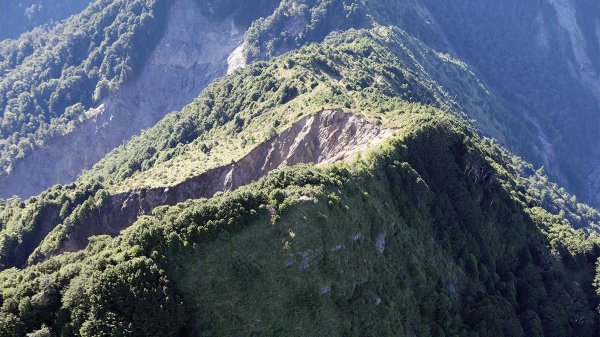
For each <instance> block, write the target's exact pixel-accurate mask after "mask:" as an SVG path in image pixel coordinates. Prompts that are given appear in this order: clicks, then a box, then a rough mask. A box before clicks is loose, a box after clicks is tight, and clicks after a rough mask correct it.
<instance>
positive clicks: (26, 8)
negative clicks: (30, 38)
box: [0, 0, 90, 40]
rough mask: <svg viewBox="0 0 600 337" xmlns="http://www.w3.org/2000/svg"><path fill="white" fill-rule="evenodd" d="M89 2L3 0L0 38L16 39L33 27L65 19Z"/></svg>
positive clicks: (75, 0)
mask: <svg viewBox="0 0 600 337" xmlns="http://www.w3.org/2000/svg"><path fill="white" fill-rule="evenodd" d="M89 3H90V0H59V1H56V0H2V1H0V8H2V10H0V40H4V39H15V38H18V37H19V35H21V34H22V33H25V32H27V31H30V30H32V29H33V28H36V27H39V26H44V25H51V24H54V23H56V22H59V21H61V20H64V19H66V18H68V17H69V16H71V15H73V14H77V13H79V12H81V11H82V10H83V9H84V8H85V7H86V6H87V5H88V4H89Z"/></svg>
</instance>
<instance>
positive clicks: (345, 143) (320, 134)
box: [63, 111, 392, 251]
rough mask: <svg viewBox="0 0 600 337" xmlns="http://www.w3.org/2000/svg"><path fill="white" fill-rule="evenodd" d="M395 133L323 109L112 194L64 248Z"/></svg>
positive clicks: (337, 157) (352, 152) (333, 158)
mask: <svg viewBox="0 0 600 337" xmlns="http://www.w3.org/2000/svg"><path fill="white" fill-rule="evenodd" d="M390 135H392V130H390V129H384V128H381V127H379V126H377V125H374V124H371V123H369V122H368V121H366V120H364V119H363V118H361V117H359V116H356V115H353V114H350V113H345V112H342V111H324V112H320V113H318V114H316V115H314V116H309V117H305V118H303V119H302V120H300V121H298V122H296V123H295V124H294V125H292V126H291V127H290V128H288V129H286V130H285V131H283V132H282V133H281V134H279V135H278V136H276V137H275V138H272V139H271V140H268V141H266V142H264V143H262V144H260V145H258V146H257V147H256V148H254V149H253V150H252V151H251V152H250V153H248V154H247V155H246V156H244V157H243V158H242V159H240V160H239V161H238V162H235V163H232V164H230V165H227V166H222V167H218V168H215V169H212V170H209V171H207V172H205V173H203V174H201V175H199V176H196V177H193V178H191V179H189V180H187V181H184V182H182V183H180V184H178V185H175V186H172V187H169V188H153V189H141V190H135V191H131V192H127V193H123V194H117V195H114V196H111V197H110V198H109V200H108V201H107V202H106V203H105V204H104V206H103V207H102V209H101V210H100V212H99V214H101V215H100V216H94V217H92V218H90V219H89V220H88V221H87V222H86V225H85V226H83V227H80V228H77V230H76V231H75V232H74V233H72V235H71V236H70V238H69V239H68V240H67V241H66V243H65V244H64V246H63V251H77V250H80V249H82V248H84V247H85V246H86V245H87V243H88V237H90V236H92V235H101V234H108V235H112V236H115V235H118V234H119V232H120V231H121V230H123V229H124V228H127V227H128V226H130V225H131V224H133V222H135V220H136V219H137V218H138V217H139V216H140V215H142V214H149V213H150V212H151V211H152V210H153V209H154V208H156V207H157V206H162V205H174V204H177V203H179V202H182V201H185V200H188V199H198V198H204V197H212V196H213V195H214V194H215V193H217V192H220V191H231V190H234V189H237V188H238V187H240V186H243V185H247V184H249V183H251V182H253V181H256V180H258V179H259V178H261V177H263V176H265V175H266V174H267V173H269V172H270V171H272V170H274V169H277V168H281V167H284V166H292V165H296V164H300V163H315V164H318V163H333V162H338V161H345V160H349V159H352V158H354V157H355V156H356V155H357V154H358V153H361V152H364V151H365V150H366V149H367V148H369V147H370V146H373V145H374V144H376V143H379V142H381V141H382V140H383V139H385V138H386V137H388V136H390Z"/></svg>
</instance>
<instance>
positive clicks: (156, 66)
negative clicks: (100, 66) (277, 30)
mask: <svg viewBox="0 0 600 337" xmlns="http://www.w3.org/2000/svg"><path fill="white" fill-rule="evenodd" d="M244 33H245V32H244V31H242V30H240V29H239V28H238V27H236V26H235V25H234V23H233V21H232V20H231V19H225V20H223V21H221V22H212V21H209V20H208V19H207V18H206V17H205V16H203V14H202V12H201V10H200V8H199V7H198V5H197V4H196V1H194V0H177V1H176V2H175V3H174V4H173V5H172V6H171V8H170V12H169V15H168V23H167V27H166V30H165V32H164V35H163V37H162V39H161V41H160V42H159V43H158V45H157V46H156V47H155V49H154V51H153V52H152V53H151V55H150V56H149V58H148V60H147V61H146V64H145V65H144V67H143V69H142V72H141V74H140V75H139V76H138V77H137V78H135V79H132V80H131V81H129V82H126V83H125V84H123V86H122V87H121V88H120V89H119V90H118V91H117V92H116V93H115V94H114V95H112V96H110V97H108V98H107V99H106V100H105V101H104V102H103V103H102V104H101V105H100V106H98V107H96V108H95V109H91V110H90V111H88V113H87V115H88V116H89V118H88V119H87V120H85V121H83V122H82V123H81V124H80V125H77V126H76V127H75V129H74V130H73V131H71V132H70V133H68V134H65V135H62V136H57V137H55V138H53V139H51V140H49V141H48V142H47V144H46V145H45V146H44V147H43V148H41V149H38V150H36V151H35V152H34V153H33V154H31V155H29V156H27V157H25V158H22V159H20V160H19V161H18V162H17V163H16V165H15V167H14V169H13V170H12V172H11V174H9V175H8V176H4V177H3V178H0V198H8V197H11V196H13V195H18V196H20V197H21V198H27V197H29V196H32V195H36V194H38V193H40V192H42V191H44V190H45V189H47V188H48V187H50V186H52V185H54V184H66V183H69V182H72V181H74V180H75V179H76V178H77V176H78V175H79V174H81V172H82V171H83V170H85V169H88V168H90V167H92V166H93V165H94V164H95V163H96V162H98V161H99V160H100V159H101V158H102V157H104V155H105V154H106V153H108V152H109V151H111V150H112V149H114V148H116V147H117V146H119V145H121V144H122V143H124V142H125V141H127V140H128V139H130V138H131V137H132V136H133V135H135V134H137V133H139V132H140V131H141V130H143V129H146V128H149V127H151V126H153V125H154V124H156V123H157V122H158V121H160V120H161V119H162V118H163V117H164V116H165V115H166V114H167V113H169V112H171V111H177V110H181V108H183V107H184V106H185V105H186V104H189V103H190V102H191V101H193V100H194V99H195V98H196V97H197V96H198V94H199V93H200V91H201V90H202V89H203V88H205V87H206V86H207V85H208V84H209V83H211V82H212V81H213V80H214V79H215V78H217V77H220V76H223V75H225V74H226V73H227V72H228V71H229V68H234V67H239V66H243V58H242V59H240V58H239V54H240V52H239V50H241V48H239V47H240V46H241V45H242V42H243V36H244ZM236 50H238V52H235V51H236ZM232 55H233V56H232Z"/></svg>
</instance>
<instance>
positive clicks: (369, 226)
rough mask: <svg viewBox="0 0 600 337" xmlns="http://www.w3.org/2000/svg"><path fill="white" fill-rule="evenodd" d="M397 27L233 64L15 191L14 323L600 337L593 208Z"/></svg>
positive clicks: (104, 330)
mask: <svg viewBox="0 0 600 337" xmlns="http://www.w3.org/2000/svg"><path fill="white" fill-rule="evenodd" d="M403 34H404V33H403V32H402V31H400V30H398V29H393V28H385V27H380V28H376V29H372V30H361V31H350V32H346V33H340V34H335V35H334V36H332V37H330V39H328V41H327V42H326V43H323V44H319V45H311V46H307V47H304V48H301V49H300V50H297V51H294V52H291V53H289V54H286V55H284V56H282V57H279V58H276V59H274V60H273V61H271V62H268V63H265V62H259V63H256V64H254V65H251V66H248V67H247V68H245V69H242V70H238V71H236V72H235V73H234V74H233V75H231V76H228V77H225V78H223V79H221V80H218V81H216V82H215V83H214V84H212V85H210V86H209V87H208V88H207V89H205V90H204V91H203V93H202V94H201V95H200V96H199V98H198V99H197V100H196V101H195V102H194V103H192V104H190V105H189V106H187V107H186V108H184V109H183V110H182V111H181V112H178V113H175V114H172V115H170V116H169V117H168V118H166V119H165V120H163V121H161V122H160V123H159V124H158V125H157V126H155V127H153V128H152V129H150V130H148V131H146V132H144V133H142V135H141V136H140V137H137V138H136V139H134V140H133V141H131V142H130V143H128V144H126V145H124V146H122V147H120V148H119V149H117V150H115V151H114V152H113V153H111V154H110V155H109V156H107V158H106V159H104V160H103V161H101V163H100V164H98V166H97V167H96V168H95V169H94V170H92V171H90V172H89V173H88V175H86V176H85V177H83V178H82V179H80V180H79V181H77V182H75V183H73V184H70V185H67V186H56V187H53V188H51V189H49V190H48V191H45V192H44V193H42V194H41V195H39V196H36V197H34V198H31V199H29V200H26V201H20V200H18V199H11V200H9V201H8V202H7V203H5V204H3V205H2V210H1V211H0V221H1V223H2V233H1V234H2V237H1V238H0V244H1V246H0V252H1V254H2V255H1V256H0V258H1V262H2V265H3V268H7V267H13V266H16V267H18V268H9V269H5V270H4V271H2V272H0V282H1V283H2V289H3V290H2V292H1V293H0V303H1V304H2V305H1V306H0V335H6V336H21V335H24V334H26V333H34V332H35V333H38V334H57V335H61V336H98V335H115V334H116V335H132V336H157V335H161V336H164V335H173V336H176V335H189V336H198V335H200V336H203V335H206V336H214V335H219V334H221V335H224V336H231V335H248V334H259V335H295V336H312V335H315V334H319V333H326V334H327V335H333V336H337V335H339V336H348V335H352V336H371V335H372V336H382V335H398V334H399V335H402V336H411V335H414V334H418V335H423V336H445V335H447V336H452V335H462V336H470V335H472V336H595V335H597V333H598V327H599V313H598V311H597V309H596V308H597V306H598V303H599V298H598V296H597V295H596V291H597V289H596V286H597V282H594V278H595V277H597V276H596V275H598V273H597V272H596V270H595V264H596V261H597V259H598V257H599V256H600V246H599V244H600V241H599V238H598V235H597V231H598V224H599V223H600V215H599V214H598V213H597V212H596V211H594V210H593V209H591V208H589V207H586V206H585V205H581V204H577V203H576V201H575V199H574V198H573V197H571V196H569V195H568V194H567V193H566V192H565V191H564V189H560V188H558V187H557V186H556V185H554V184H552V183H551V182H549V181H548V179H547V178H546V177H545V176H544V175H543V173H542V172H541V171H537V172H536V171H534V170H533V169H532V168H531V166H530V165H528V164H525V163H524V162H522V161H521V160H520V159H518V158H516V157H513V156H512V155H510V154H509V153H508V152H507V151H506V150H504V149H503V148H502V147H501V146H500V145H499V144H498V143H497V142H495V141H493V140H491V139H485V138H482V137H481V136H480V135H478V133H477V132H476V131H475V130H474V128H473V126H471V125H468V124H467V123H465V122H464V121H461V114H460V111H459V110H455V109H459V107H460V104H459V103H456V102H453V101H452V100H449V98H448V97H449V95H448V92H447V91H446V90H445V88H444V86H442V85H440V84H439V83H438V81H436V79H435V78H431V77H428V76H426V75H427V72H425V71H424V69H426V64H421V63H418V62H416V60H418V59H419V57H418V56H417V55H421V54H427V49H426V48H425V47H424V46H422V45H421V44H419V43H417V42H418V41H413V44H408V43H407V44H401V45H399V44H398V43H397V42H398V40H399V39H401V37H402V36H403ZM394 48H397V49H394ZM422 48H425V49H422ZM391 50H403V51H404V53H399V52H390V51H391ZM435 64H436V66H437V68H438V69H445V70H444V72H443V73H441V74H438V77H437V78H438V79H443V78H446V75H443V74H446V73H447V74H453V73H455V72H457V71H458V72H460V71H467V70H466V69H465V68H464V67H463V66H461V65H460V64H459V63H458V64H457V63H456V62H455V61H453V60H451V59H447V57H441V56H440V58H439V60H438V62H437V63H435ZM417 65H419V66H417ZM371 78H373V79H376V80H375V81H370V80H369V79H371ZM459 78H463V79H464V78H465V77H462V76H459ZM459 83H462V82H459ZM466 83H467V84H468V83H470V82H466ZM453 111H454V113H452V112H453ZM352 149H355V150H352ZM343 150H346V151H348V152H347V153H346V154H343V153H344V152H343ZM225 155H229V157H225V158H223V157H224V156H225ZM336 161H341V162H337V163H335V164H332V162H336ZM200 163H204V165H200ZM297 163H320V164H319V165H317V166H314V165H300V166H294V167H288V168H284V169H277V168H280V167H282V166H287V165H293V164H297ZM211 172H217V174H213V173H211ZM169 174H170V175H169ZM161 176H164V179H160V178H161ZM150 177H155V180H152V179H150ZM156 178H158V180H156ZM217 178H218V179H217ZM221 178H222V180H220V179H221ZM256 179H258V181H256V182H255V183H252V184H250V185H247V183H248V182H251V181H254V180H256ZM219 184H220V185H219ZM123 190H125V191H126V192H125V193H126V194H120V193H123ZM215 192H216V193H215ZM222 192H224V193H222ZM123 195H124V197H123ZM161 205H162V206H161ZM119 212H121V213H119ZM121 214H122V215H123V216H124V217H121ZM144 214H145V215H144ZM574 227H577V228H580V229H577V230H576V229H575V228H574ZM120 231H122V232H121V234H120V235H119V232H120ZM102 234H106V235H102ZM90 235H96V236H91V237H89V236H90ZM111 236H113V237H114V238H111ZM88 242H89V245H88ZM84 247H85V248H84ZM67 252H68V253H67ZM274 310H275V311H274ZM273 312H277V313H278V314H277V316H276V317H275V316H273ZM48 313H52V314H48Z"/></svg>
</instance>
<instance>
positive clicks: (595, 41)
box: [247, 0, 600, 203]
mask: <svg viewBox="0 0 600 337" xmlns="http://www.w3.org/2000/svg"><path fill="white" fill-rule="evenodd" d="M298 3H302V4H303V5H299V4H298ZM598 6H599V5H598V4H597V3H595V2H594V1H574V0H552V1H538V0H530V1H516V0H515V1H502V2H498V1H493V0H489V1H488V0H484V1H460V2H457V1H444V2H440V1H433V0H432V1H429V0H401V1H395V0H388V1H364V2H353V1H349V2H344V1H324V0H323V1H319V0H313V1H283V2H282V3H281V5H280V7H279V8H278V9H277V10H276V11H275V12H274V14H273V15H272V16H270V17H269V18H267V19H265V20H259V21H257V22H255V24H254V25H253V26H252V27H251V28H250V30H249V32H248V34H247V38H248V44H249V48H247V54H248V57H249V58H250V59H266V58H268V57H270V56H272V55H278V54H279V53H281V52H285V51H287V50H290V49H293V48H296V47H297V46H299V45H302V44H305V43H309V42H313V41H320V40H322V39H323V38H324V37H325V36H327V34H328V33H329V32H331V31H333V30H338V29H347V28H348V27H363V26H372V25H378V24H383V25H394V26H397V27H400V28H401V29H403V30H405V31H406V32H408V33H409V34H410V35H412V36H414V37H417V38H419V39H420V40H421V41H423V42H424V43H425V44H426V45H428V46H429V47H431V48H433V49H434V50H437V51H438V52H443V53H448V54H449V55H452V56H453V57H454V58H456V59H459V60H461V61H462V62H464V63H466V64H467V65H469V66H470V68H471V69H472V70H473V71H474V72H475V73H476V75H477V76H478V77H479V79H480V81H482V82H483V83H485V85H486V88H487V90H489V91H490V93H491V94H492V95H493V96H494V97H495V98H496V99H497V106H496V107H495V108H494V109H491V110H490V109H488V111H487V112H488V114H489V116H482V115H481V114H476V111H469V110H468V109H466V112H467V114H469V115H470V117H472V118H475V119H476V120H478V122H480V123H481V127H482V129H483V130H484V131H485V132H486V133H488V134H490V135H492V136H494V137H496V138H498V139H499V140H500V141H502V142H503V144H506V145H507V146H508V147H510V148H511V149H512V150H514V151H516V152H517V153H519V154H521V155H523V156H525V157H526V158H527V159H528V160H529V161H531V162H533V163H535V164H536V165H539V166H541V165H545V166H546V168H547V170H548V172H549V174H550V175H551V176H552V177H553V178H554V179H556V180H558V181H560V182H561V184H563V185H565V186H566V187H567V188H568V189H569V190H570V191H571V192H573V193H576V194H577V195H579V196H580V198H581V199H582V200H585V201H586V202H591V203H597V202H598V200H597V198H598V189H599V188H600V184H599V183H597V182H596V183H595V181H596V180H595V179H594V178H595V177H597V176H598V173H597V170H598V168H599V166H600V152H599V151H600V150H598V149H599V148H600V146H599V145H600V136H599V133H598V128H599V127H600V75H599V74H600V69H599V67H598V64H599V62H600V54H599V50H600V49H599V48H598V46H599V45H600V28H599V27H600V9H599V8H598ZM342 13H343V14H342ZM342 18H344V19H342ZM468 95H469V94H468V93H461V94H458V97H459V99H460V97H461V96H468ZM496 124H499V125H501V127H502V129H501V130H500V132H499V133H498V132H496V131H497V130H496V128H495V125H496ZM588 178H590V179H588Z"/></svg>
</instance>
